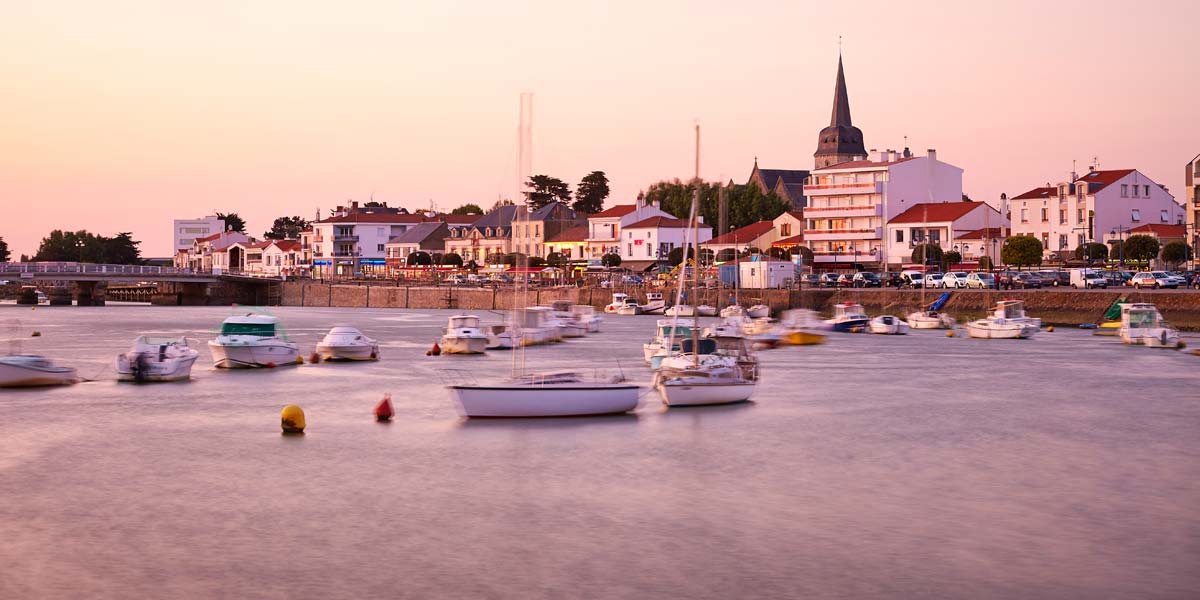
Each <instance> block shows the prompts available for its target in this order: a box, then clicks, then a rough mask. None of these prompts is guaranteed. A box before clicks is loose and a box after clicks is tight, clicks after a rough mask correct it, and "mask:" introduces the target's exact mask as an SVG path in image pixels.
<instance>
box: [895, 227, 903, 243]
mask: <svg viewBox="0 0 1200 600" xmlns="http://www.w3.org/2000/svg"><path fill="white" fill-rule="evenodd" d="M896 241H897V242H903V241H904V230H903V229H897V230H896Z"/></svg>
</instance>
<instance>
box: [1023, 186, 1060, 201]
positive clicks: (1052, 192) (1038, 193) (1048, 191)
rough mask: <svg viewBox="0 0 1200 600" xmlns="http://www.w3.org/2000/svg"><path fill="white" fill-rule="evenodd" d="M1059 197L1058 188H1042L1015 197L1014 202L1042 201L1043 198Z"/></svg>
mask: <svg viewBox="0 0 1200 600" xmlns="http://www.w3.org/2000/svg"><path fill="white" fill-rule="evenodd" d="M1057 195H1058V188H1053V187H1040V188H1033V189H1032V190H1029V191H1028V192H1025V193H1024V194H1021V195H1020V196H1014V197H1013V198H1012V199H1013V200H1041V199H1043V198H1049V197H1051V196H1057Z"/></svg>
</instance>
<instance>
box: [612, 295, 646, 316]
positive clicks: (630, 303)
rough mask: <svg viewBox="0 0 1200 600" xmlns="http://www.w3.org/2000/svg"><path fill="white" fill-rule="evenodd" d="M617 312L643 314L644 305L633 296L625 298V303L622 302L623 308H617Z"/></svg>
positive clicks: (621, 313) (620, 313)
mask: <svg viewBox="0 0 1200 600" xmlns="http://www.w3.org/2000/svg"><path fill="white" fill-rule="evenodd" d="M617 314H619V315H640V314H642V306H641V305H640V304H638V303H637V300H634V299H633V298H627V299H626V300H625V304H622V305H621V308H618V309H617Z"/></svg>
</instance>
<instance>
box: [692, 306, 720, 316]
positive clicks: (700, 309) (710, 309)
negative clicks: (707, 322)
mask: <svg viewBox="0 0 1200 600" xmlns="http://www.w3.org/2000/svg"><path fill="white" fill-rule="evenodd" d="M696 314H697V315H699V316H701V317H715V316H717V307H715V306H709V305H707V304H701V305H699V306H697V307H696Z"/></svg>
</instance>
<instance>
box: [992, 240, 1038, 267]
mask: <svg viewBox="0 0 1200 600" xmlns="http://www.w3.org/2000/svg"><path fill="white" fill-rule="evenodd" d="M1000 258H1002V259H1003V260H1004V264H1006V265H1011V266H1014V267H1017V268H1021V267H1028V266H1033V265H1040V264H1042V243H1041V242H1040V241H1038V239H1037V238H1035V237H1031V236H1028V235H1015V236H1012V237H1010V238H1008V239H1007V240H1004V247H1003V248H1001V249H1000Z"/></svg>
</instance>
